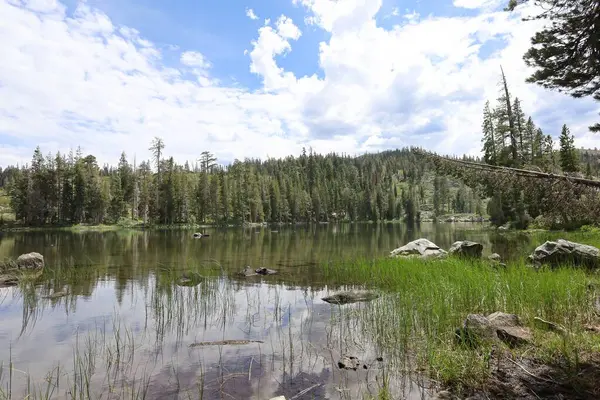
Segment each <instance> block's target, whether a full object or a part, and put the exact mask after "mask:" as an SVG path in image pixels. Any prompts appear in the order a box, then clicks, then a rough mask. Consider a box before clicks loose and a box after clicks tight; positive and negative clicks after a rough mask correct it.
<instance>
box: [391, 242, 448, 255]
mask: <svg viewBox="0 0 600 400" xmlns="http://www.w3.org/2000/svg"><path fill="white" fill-rule="evenodd" d="M447 254H448V253H447V252H446V251H445V250H443V249H441V248H440V247H439V246H438V245H436V244H435V243H433V242H430V241H429V240H427V239H417V240H413V241H412V242H410V243H407V244H405V245H404V246H402V247H399V248H397V249H395V250H393V251H392V252H391V253H390V256H392V257H400V256H420V257H421V258H430V257H434V258H437V257H445V256H446V255H447Z"/></svg>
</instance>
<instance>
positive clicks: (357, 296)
mask: <svg viewBox="0 0 600 400" xmlns="http://www.w3.org/2000/svg"><path fill="white" fill-rule="evenodd" d="M378 297H379V294H377V293H372V292H341V293H336V294H334V295H331V296H328V297H323V298H322V299H321V300H323V301H326V302H327V303H331V304H339V305H342V304H349V303H357V302H359V301H371V300H374V299H376V298H378Z"/></svg>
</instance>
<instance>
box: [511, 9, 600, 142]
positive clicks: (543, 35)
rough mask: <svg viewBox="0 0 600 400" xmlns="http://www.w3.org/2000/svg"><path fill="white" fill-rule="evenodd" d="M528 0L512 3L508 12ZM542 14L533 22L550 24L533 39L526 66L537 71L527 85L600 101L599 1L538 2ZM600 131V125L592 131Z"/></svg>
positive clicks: (526, 56) (526, 54)
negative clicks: (540, 21)
mask: <svg viewBox="0 0 600 400" xmlns="http://www.w3.org/2000/svg"><path fill="white" fill-rule="evenodd" d="M527 1H529V0H510V1H509V4H508V8H507V9H508V10H513V9H514V8H515V7H516V6H517V5H518V4H521V3H525V2H527ZM535 4H536V5H538V6H541V8H542V9H543V12H542V13H540V14H539V15H537V16H535V17H532V18H530V19H542V18H547V19H548V20H550V21H552V23H551V24H546V25H544V28H543V29H542V30H541V31H539V32H537V33H536V34H535V35H534V36H533V38H532V39H531V44H532V47H531V48H530V49H529V50H528V51H527V52H526V53H525V55H524V59H525V63H526V64H527V65H528V66H529V67H534V68H536V69H535V71H534V72H533V74H532V75H531V76H530V77H529V78H528V79H527V82H530V83H537V84H539V85H541V86H543V87H545V88H548V89H558V90H560V91H563V92H566V93H569V94H570V95H572V96H573V97H585V96H591V97H593V98H594V99H595V100H599V101H600V61H599V58H598V54H599V53H600V40H598V37H599V36H600V24H599V23H598V21H600V7H598V0H569V1H565V0H536V1H535ZM590 129H591V130H592V131H595V132H598V131H600V124H595V125H593V126H591V127H590Z"/></svg>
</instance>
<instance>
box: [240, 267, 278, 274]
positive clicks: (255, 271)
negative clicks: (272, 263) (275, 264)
mask: <svg viewBox="0 0 600 400" xmlns="http://www.w3.org/2000/svg"><path fill="white" fill-rule="evenodd" d="M276 273H277V271H275V270H273V269H268V268H257V269H252V268H250V267H246V268H244V269H243V270H242V271H241V272H240V275H242V276H256V275H273V274H276Z"/></svg>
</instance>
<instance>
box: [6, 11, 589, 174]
mask: <svg viewBox="0 0 600 400" xmlns="http://www.w3.org/2000/svg"><path fill="white" fill-rule="evenodd" d="M503 6H504V4H503V0H443V1H436V2H431V1H422V0H410V1H402V0H337V1H334V0H278V1H275V0H269V1H258V0H227V1H222V2H215V1H207V0H199V1H191V0H172V1H169V2H165V1H161V0H120V1H117V0H87V1H86V2H81V1H77V0H60V1H59V0H0V14H1V15H3V16H7V17H6V18H3V19H2V20H0V53H2V54H3V63H2V65H0V166H6V165H9V164H13V163H16V162H24V161H27V160H29V159H30V158H31V154H32V151H33V148H34V147H35V146H36V145H38V144H39V145H40V146H41V147H42V150H43V151H44V152H56V151H57V150H60V151H62V152H64V151H68V149H70V148H75V147H77V146H78V145H81V146H82V148H83V149H84V152H88V153H94V154H96V155H97V156H98V158H99V160H100V161H101V162H110V163H114V162H116V161H117V160H118V157H119V154H120V152H121V151H126V153H127V154H128V155H129V156H130V157H132V156H134V155H135V156H136V157H137V158H147V157H148V155H149V154H148V150H147V147H148V145H147V144H148V143H149V142H150V140H151V139H152V137H154V136H161V137H163V138H164V140H165V143H166V145H167V149H166V152H167V154H169V155H173V156H174V157H175V158H176V159H177V160H178V161H180V162H184V161H185V160H194V159H195V158H197V154H199V153H200V152H201V151H204V150H209V151H212V152H214V153H215V154H216V155H217V157H218V158H219V159H220V160H221V161H222V162H230V161H232V160H233V159H235V158H239V159H242V158H244V157H267V156H285V155H288V154H298V153H299V151H300V149H301V148H302V147H312V148H313V149H315V150H316V151H319V152H329V151H338V152H345V153H351V154H358V153H363V152H367V151H369V152H373V151H380V150H384V149H388V148H396V147H399V146H405V145H412V144H418V145H421V146H424V147H427V148H430V149H432V150H435V151H440V152H443V153H452V154H462V153H469V154H477V153H478V152H479V149H480V142H479V138H480V135H481V132H480V126H481V110H482V108H483V105H484V103H485V101H486V100H491V101H492V102H493V101H495V99H496V97H497V94H498V87H497V84H496V83H497V80H498V78H499V66H500V65H503V67H504V69H505V71H506V73H507V76H508V78H509V84H510V86H511V90H512V92H513V95H516V96H518V97H519V98H520V99H521V100H522V103H523V105H524V107H525V110H526V112H527V114H530V115H532V116H533V117H534V120H535V121H536V122H538V124H539V125H540V126H542V128H543V129H544V130H546V131H547V133H550V134H553V135H556V134H558V132H559V130H560V125H562V123H567V124H568V125H569V126H570V128H571V132H572V133H574V134H575V136H576V143H577V144H578V145H581V146H592V147H594V145H596V143H598V142H600V140H599V139H598V137H597V136H593V135H592V134H590V133H589V132H587V129H586V127H587V125H589V124H591V123H592V122H594V121H595V120H596V119H597V109H598V107H597V104H594V103H593V102H592V101H590V100H589V99H583V100H575V99H572V98H569V97H567V96H565V95H561V94H558V93H553V92H548V91H545V90H543V89H541V88H539V87H536V86H534V85H530V84H526V83H525V82H524V80H525V78H526V77H527V75H528V74H529V73H530V70H528V68H527V67H526V66H525V65H524V63H523V60H522V55H523V53H524V51H525V50H526V49H527V48H528V46H529V38H530V37H531V35H532V34H533V33H534V32H535V31H536V30H538V29H539V28H540V27H541V24H542V23H543V22H528V23H524V22H522V21H521V20H520V18H521V17H523V16H524V15H530V14H531V13H534V12H536V10H535V8H533V7H531V6H525V7H520V8H519V9H518V10H517V11H516V12H515V13H512V14H510V13H506V12H503V11H502V7H503Z"/></svg>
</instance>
